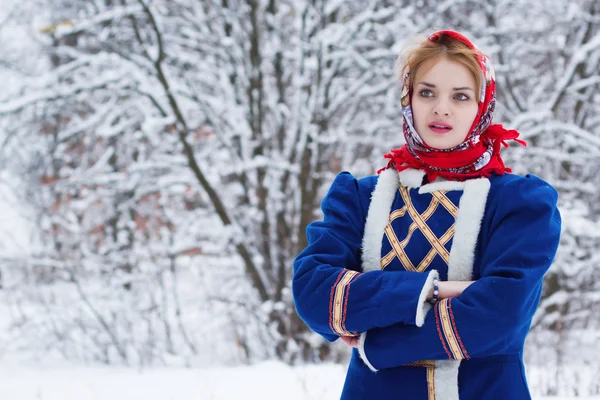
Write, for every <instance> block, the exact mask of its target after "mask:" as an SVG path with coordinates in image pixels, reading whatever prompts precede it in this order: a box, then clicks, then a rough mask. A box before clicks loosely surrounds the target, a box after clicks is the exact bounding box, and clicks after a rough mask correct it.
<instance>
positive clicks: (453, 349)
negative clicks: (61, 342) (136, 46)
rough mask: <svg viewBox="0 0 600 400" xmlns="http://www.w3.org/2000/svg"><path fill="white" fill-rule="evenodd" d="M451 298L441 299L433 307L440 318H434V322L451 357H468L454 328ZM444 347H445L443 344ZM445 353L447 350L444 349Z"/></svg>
mask: <svg viewBox="0 0 600 400" xmlns="http://www.w3.org/2000/svg"><path fill="white" fill-rule="evenodd" d="M451 302H452V298H451V297H450V298H447V299H442V300H440V301H439V302H438V303H437V304H436V306H435V308H436V309H437V310H438V311H439V315H440V318H439V319H437V318H436V323H438V324H439V325H438V333H439V332H440V329H439V328H440V326H441V333H442V334H443V336H442V337H441V339H442V343H444V342H446V343H447V344H448V348H449V349H450V355H451V359H454V360H463V359H468V358H469V355H468V354H467V352H466V351H464V352H463V350H464V347H463V346H462V343H459V342H461V340H460V336H459V334H458V330H456V325H454V324H453V321H452V320H453V316H451V314H452V303H451ZM444 349H446V347H445V346H444ZM446 353H448V350H447V349H446Z"/></svg>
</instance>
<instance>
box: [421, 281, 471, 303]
mask: <svg viewBox="0 0 600 400" xmlns="http://www.w3.org/2000/svg"><path fill="white" fill-rule="evenodd" d="M473 282H475V281H440V282H439V283H438V300H441V299H447V298H450V297H458V296H460V295H461V294H462V292H463V291H464V290H465V289H466V288H468V287H469V286H471V284H472V283H473ZM432 298H433V288H431V290H430V291H429V295H428V296H427V300H431V299H432Z"/></svg>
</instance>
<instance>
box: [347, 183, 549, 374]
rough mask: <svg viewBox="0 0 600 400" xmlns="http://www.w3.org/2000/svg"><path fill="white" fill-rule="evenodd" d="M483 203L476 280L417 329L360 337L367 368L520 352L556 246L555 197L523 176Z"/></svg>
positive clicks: (441, 303)
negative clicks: (484, 226)
mask: <svg viewBox="0 0 600 400" xmlns="http://www.w3.org/2000/svg"><path fill="white" fill-rule="evenodd" d="M490 201H491V203H492V204H494V206H493V207H490V208H489V209H488V212H489V213H490V214H491V218H492V220H491V223H490V224H489V225H488V229H489V230H488V232H490V233H489V235H488V239H487V240H486V242H487V245H486V246H483V247H482V252H483V253H482V263H481V277H480V279H478V280H477V281H476V282H474V283H473V284H472V285H471V286H469V287H468V288H467V289H466V290H465V291H464V292H463V293H462V294H461V295H460V297H455V298H449V299H443V300H442V301H439V302H438V303H437V304H436V305H435V306H434V310H433V311H434V312H433V313H429V315H428V316H427V318H426V320H425V323H424V325H423V326H422V327H420V328H417V327H414V326H402V325H394V326H391V327H386V328H376V329H372V330H369V331H368V332H365V333H363V334H362V335H361V338H360V346H359V353H360V355H361V357H362V359H363V361H364V362H365V364H367V365H368V366H369V368H371V369H372V370H378V369H384V368H391V367H396V366H399V365H403V364H408V363H412V362H415V361H419V360H443V359H446V360H447V359H450V360H460V359H469V358H472V357H485V356H489V355H494V354H503V353H511V352H516V351H519V349H520V348H521V347H522V345H523V341H524V339H525V336H526V335H527V332H528V331H529V326H530V324H531V319H532V317H533V314H534V312H535V310H536V308H537V306H538V304H539V300H540V295H541V288H542V281H543V278H544V274H545V273H546V271H547V270H548V268H549V267H550V265H551V264H552V261H553V259H554V256H555V254H556V250H557V248H558V243H559V239H560V229H561V219H560V214H559V211H558V209H557V205H556V203H557V193H556V190H554V188H552V187H551V186H550V185H548V184H547V183H546V182H544V181H543V180H541V179H539V178H536V177H534V176H527V177H526V178H520V179H516V180H514V181H512V182H509V183H507V184H505V186H503V187H502V188H500V189H499V191H498V192H497V193H496V194H495V195H494V198H493V199H490ZM480 237H481V236H480Z"/></svg>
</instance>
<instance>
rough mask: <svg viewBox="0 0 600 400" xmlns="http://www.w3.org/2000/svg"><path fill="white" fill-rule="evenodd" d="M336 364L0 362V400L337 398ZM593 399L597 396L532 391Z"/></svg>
mask: <svg viewBox="0 0 600 400" xmlns="http://www.w3.org/2000/svg"><path fill="white" fill-rule="evenodd" d="M343 379H344V367H343V366H341V365H320V366H302V367H294V368H292V367H289V366H287V365H284V364H281V363H278V362H266V363H262V364H258V365H255V366H251V367H232V368H212V369H172V368H170V369H153V370H146V371H136V370H132V369H123V368H91V367H84V368H73V367H69V368H64V367H60V368H56V367H54V368H49V369H48V368H39V367H27V368H24V367H13V366H0V399H2V400H71V399H73V400H75V399H77V400H87V399H89V400H99V399H103V400H104V399H106V400H109V399H110V400H121V399H123V400H125V399H126V400H131V399H144V400H159V399H160V400H170V399H173V400H187V399H189V400H192V399H193V400H216V399H223V400H229V399H239V398H242V397H243V398H249V399H261V400H271V399H273V400H275V399H277V400H281V399H286V400H325V399H328V400H329V399H337V398H339V394H340V389H341V385H342V383H343ZM534 399H535V400H541V399H554V400H566V399H569V400H571V399H587V400H591V399H596V400H600V396H596V397H539V396H538V397H534Z"/></svg>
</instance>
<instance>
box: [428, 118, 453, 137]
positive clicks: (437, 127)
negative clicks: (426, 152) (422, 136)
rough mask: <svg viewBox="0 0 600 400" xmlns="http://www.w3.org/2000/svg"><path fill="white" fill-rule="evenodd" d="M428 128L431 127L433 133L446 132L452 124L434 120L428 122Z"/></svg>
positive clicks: (450, 128)
mask: <svg viewBox="0 0 600 400" xmlns="http://www.w3.org/2000/svg"><path fill="white" fill-rule="evenodd" d="M429 129H431V130H432V131H433V132H435V133H440V134H444V133H448V132H450V131H451V130H452V125H448V124H446V123H443V122H438V121H434V122H432V123H430V124H429Z"/></svg>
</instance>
